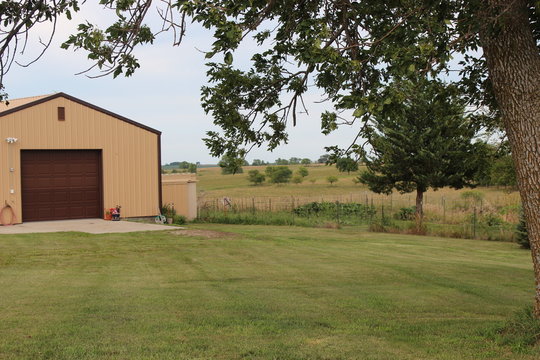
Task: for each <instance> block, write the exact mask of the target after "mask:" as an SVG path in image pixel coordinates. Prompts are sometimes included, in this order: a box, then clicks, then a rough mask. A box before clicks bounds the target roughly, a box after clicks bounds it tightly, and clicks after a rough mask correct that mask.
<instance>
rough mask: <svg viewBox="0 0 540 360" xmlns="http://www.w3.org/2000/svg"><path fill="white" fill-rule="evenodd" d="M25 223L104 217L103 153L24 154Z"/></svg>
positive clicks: (23, 192) (37, 151) (42, 152)
mask: <svg viewBox="0 0 540 360" xmlns="http://www.w3.org/2000/svg"><path fill="white" fill-rule="evenodd" d="M21 178H22V180H21V183H22V213H23V221H40V220H61V219H84V218H97V217H101V216H102V210H101V209H102V206H101V151H100V150H22V151H21Z"/></svg>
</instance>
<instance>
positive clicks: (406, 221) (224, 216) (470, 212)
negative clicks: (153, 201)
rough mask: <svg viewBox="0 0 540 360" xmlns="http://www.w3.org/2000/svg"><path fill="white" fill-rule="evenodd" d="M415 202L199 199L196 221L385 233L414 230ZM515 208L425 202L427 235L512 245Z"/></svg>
mask: <svg viewBox="0 0 540 360" xmlns="http://www.w3.org/2000/svg"><path fill="white" fill-rule="evenodd" d="M415 201H416V200H415V197H414V196H413V195H410V196H407V195H405V196H404V195H401V196H384V195H376V194H373V193H368V192H364V193H355V194H352V193H351V194H348V195H339V196H331V195H330V196H329V195H321V196H257V197H255V196H252V197H235V198H228V197H221V198H200V199H199V201H198V214H199V218H200V219H201V220H202V221H204V220H206V221H213V222H230V223H235V222H236V223H269V224H271V223H273V221H274V222H277V223H283V224H300V225H304V224H305V225H309V224H315V225H320V224H324V223H328V222H334V223H337V225H362V224H373V223H377V224H381V225H382V226H383V228H386V229H388V230H390V231H392V229H394V230H396V231H401V232H403V231H406V230H407V228H408V227H410V228H412V227H413V224H412V222H413V220H414V205H415ZM519 207H520V204H519V202H518V201H516V199H515V198H514V197H510V196H509V197H496V198H493V199H489V200H486V199H470V198H469V199H461V198H460V199H455V198H453V199H449V198H447V197H444V196H433V197H430V196H426V195H425V196H424V201H423V209H424V222H425V224H426V226H427V228H428V230H429V232H430V233H434V234H437V235H441V236H448V237H461V238H479V239H488V240H510V241H511V240H513V239H514V228H515V225H516V224H517V223H518V222H519Z"/></svg>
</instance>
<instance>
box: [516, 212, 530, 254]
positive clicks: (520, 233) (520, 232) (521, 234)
mask: <svg viewBox="0 0 540 360" xmlns="http://www.w3.org/2000/svg"><path fill="white" fill-rule="evenodd" d="M516 242H517V243H518V244H519V245H520V246H521V247H522V248H523V249H530V248H531V243H530V242H529V232H528V231H527V223H526V221H525V216H524V215H523V209H521V211H520V212H519V224H517V226H516Z"/></svg>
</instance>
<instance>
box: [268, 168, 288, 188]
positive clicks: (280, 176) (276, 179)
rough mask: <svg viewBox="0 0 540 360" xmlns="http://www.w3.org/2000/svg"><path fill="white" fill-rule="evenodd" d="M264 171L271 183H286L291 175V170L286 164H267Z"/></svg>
mask: <svg viewBox="0 0 540 360" xmlns="http://www.w3.org/2000/svg"><path fill="white" fill-rule="evenodd" d="M265 173H266V176H268V179H269V181H270V182H271V183H273V184H284V183H288V182H289V181H291V177H292V171H291V169H289V168H288V167H287V166H268V167H267V168H266V170H265Z"/></svg>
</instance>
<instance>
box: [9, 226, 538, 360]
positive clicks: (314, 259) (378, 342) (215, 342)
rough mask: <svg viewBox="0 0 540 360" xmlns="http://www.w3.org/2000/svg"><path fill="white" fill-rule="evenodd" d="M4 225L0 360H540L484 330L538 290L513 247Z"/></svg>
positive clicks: (340, 234) (370, 237)
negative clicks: (7, 228)
mask: <svg viewBox="0 0 540 360" xmlns="http://www.w3.org/2000/svg"><path fill="white" fill-rule="evenodd" d="M190 228H192V229H205V230H215V231H224V232H227V234H221V236H215V237H211V238H207V237H202V236H198V237H193V236H185V235H178V234H171V233H169V232H157V233H134V234H112V235H86V234H80V233H59V234H35V235H17V236H11V235H10V236H7V235H4V236H0V289H1V290H0V359H243V358H245V359H398V360H401V359H538V357H539V356H540V352H539V351H538V350H534V349H531V350H529V351H528V352H526V353H515V352H512V350H511V349H510V348H509V347H507V346H502V345H499V344H498V342H496V341H495V340H493V338H492V337H490V336H488V335H487V334H488V333H490V332H492V329H494V328H495V327H497V326H500V325H501V324H502V323H503V322H504V321H505V320H506V319H508V318H510V317H511V316H512V313H513V312H514V311H516V310H520V309H522V308H523V307H524V306H526V305H528V304H529V303H531V302H532V294H533V275H532V270H531V260H530V255H529V253H528V252H527V251H524V250H520V249H518V247H517V246H516V245H515V244H511V243H497V242H485V241H473V240H458V239H438V238H429V237H415V236H404V235H391V234H374V233H367V232H364V231H362V229H358V228H345V229H341V230H334V229H314V228H298V227H263V226H225V225H198V226H196V227H195V226H193V227H190Z"/></svg>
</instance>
